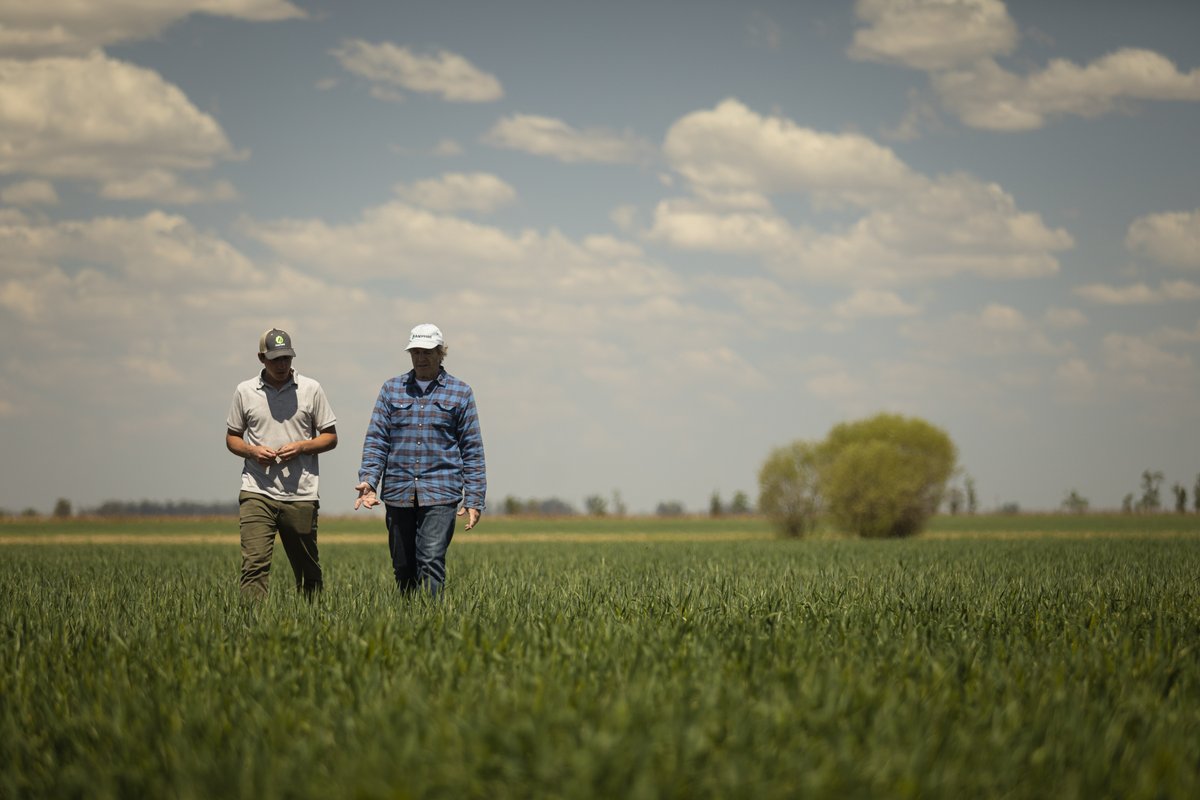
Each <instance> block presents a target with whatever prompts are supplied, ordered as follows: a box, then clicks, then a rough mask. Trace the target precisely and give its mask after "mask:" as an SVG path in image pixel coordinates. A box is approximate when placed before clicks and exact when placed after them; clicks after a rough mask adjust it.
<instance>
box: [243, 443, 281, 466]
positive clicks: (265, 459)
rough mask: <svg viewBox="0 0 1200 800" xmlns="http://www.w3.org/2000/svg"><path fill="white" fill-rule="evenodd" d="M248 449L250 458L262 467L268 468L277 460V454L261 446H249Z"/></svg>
mask: <svg viewBox="0 0 1200 800" xmlns="http://www.w3.org/2000/svg"><path fill="white" fill-rule="evenodd" d="M249 449H250V457H251V458H253V459H254V460H255V461H257V462H258V463H259V465H260V466H263V467H269V466H270V465H272V464H275V463H277V461H276V459H278V458H279V453H277V452H275V451H274V450H272V449H271V448H269V447H266V446H264V445H261V444H252V445H250V447H249Z"/></svg>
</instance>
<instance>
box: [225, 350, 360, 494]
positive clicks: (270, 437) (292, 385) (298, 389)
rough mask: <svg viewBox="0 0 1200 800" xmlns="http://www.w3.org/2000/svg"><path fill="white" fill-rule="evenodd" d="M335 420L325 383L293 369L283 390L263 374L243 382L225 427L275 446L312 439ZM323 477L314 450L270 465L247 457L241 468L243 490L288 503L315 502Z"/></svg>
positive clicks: (262, 443)
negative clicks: (320, 479) (320, 477)
mask: <svg viewBox="0 0 1200 800" xmlns="http://www.w3.org/2000/svg"><path fill="white" fill-rule="evenodd" d="M335 422H337V417H335V416H334V415H333V409H331V408H330V407H329V401H328V400H327V399H326V398H325V390H324V389H322V388H321V384H319V383H317V382H316V381H314V380H313V379H312V378H306V377H304V376H303V375H300V374H299V373H297V372H296V371H294V370H293V371H292V379H291V380H290V381H289V382H288V383H286V384H284V386H283V388H281V389H276V388H275V387H273V386H272V385H271V384H269V383H267V382H266V381H265V380H263V375H262V373H261V372H260V373H259V374H258V375H257V376H255V377H253V378H251V379H250V380H248V381H243V382H242V383H239V384H238V387H237V390H236V391H235V392H234V394H233V404H232V405H231V406H230V407H229V417H228V418H227V419H226V420H225V427H226V428H228V429H229V430H231V431H233V432H234V433H240V434H242V436H243V438H244V439H245V440H246V442H247V443H249V444H254V445H265V446H267V447H270V448H273V449H276V450H277V449H279V448H280V447H283V445H285V444H287V443H288V442H297V441H303V440H305V439H312V438H313V437H315V436H316V435H317V434H318V433H320V432H321V431H324V430H327V429H329V428H331V427H333V425H334V423H335ZM319 475H320V469H319V467H318V466H317V454H316V453H305V454H304V455H300V456H297V457H295V458H293V459H291V460H290V461H285V462H283V463H282V464H270V465H268V466H266V467H263V466H260V465H259V463H258V462H257V461H255V460H254V459H252V458H247V459H245V463H244V465H243V467H242V491H244V492H254V493H256V494H265V495H268V496H270V497H274V498H275V499H276V500H284V501H289V502H290V501H297V500H316V499H317V478H318V476H319Z"/></svg>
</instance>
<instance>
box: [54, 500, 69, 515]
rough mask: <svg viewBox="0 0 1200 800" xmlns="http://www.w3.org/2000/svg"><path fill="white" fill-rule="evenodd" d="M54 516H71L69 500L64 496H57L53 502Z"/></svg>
mask: <svg viewBox="0 0 1200 800" xmlns="http://www.w3.org/2000/svg"><path fill="white" fill-rule="evenodd" d="M54 516H56V517H58V518H59V519H62V518H65V517H69V516H71V501H70V500H68V499H67V498H65V497H60V498H58V502H56V503H55V504H54Z"/></svg>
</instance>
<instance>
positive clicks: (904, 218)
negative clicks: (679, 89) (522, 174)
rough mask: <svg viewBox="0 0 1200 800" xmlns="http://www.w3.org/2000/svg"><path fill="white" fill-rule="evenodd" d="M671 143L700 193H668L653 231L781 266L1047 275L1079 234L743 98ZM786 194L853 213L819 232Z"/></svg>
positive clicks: (896, 276)
mask: <svg viewBox="0 0 1200 800" xmlns="http://www.w3.org/2000/svg"><path fill="white" fill-rule="evenodd" d="M664 152H665V154H666V156H667V158H668V160H669V161H670V163H671V166H672V167H673V168H674V169H675V170H676V171H677V172H678V173H679V174H680V175H682V176H683V177H684V179H685V180H686V181H687V184H688V186H689V187H690V188H691V189H692V190H693V192H694V195H695V196H693V197H690V198H671V199H667V200H663V201H660V202H659V203H658V205H657V207H656V209H655V215H654V221H653V223H652V225H651V227H650V229H649V230H648V231H647V234H646V235H647V236H648V237H649V238H650V239H652V240H655V241H661V242H664V243H666V244H669V245H672V246H674V247H678V248H681V249H688V250H702V251H711V252H721V253H739V254H752V255H757V256H759V257H761V258H763V259H764V260H765V261H766V262H767V263H768V264H770V265H771V266H772V267H773V269H774V270H775V271H777V272H778V273H779V274H782V275H787V276H792V277H806V278H809V279H818V280H825V281H832V282H839V283H850V284H859V285H861V286H871V285H876V286H877V285H880V284H894V283H899V282H905V281H913V280H927V279H930V278H940V277H948V276H951V275H956V274H962V273H974V274H978V275H984V276H988V277H997V278H1005V277H1010V278H1011V277H1020V278H1027V277H1041V276H1046V275H1051V274H1054V273H1055V272H1056V271H1057V270H1058V261H1057V259H1056V257H1055V255H1054V254H1055V252H1057V251H1059V250H1065V249H1068V248H1070V247H1072V246H1073V245H1074V241H1073V239H1072V237H1071V236H1070V234H1069V233H1067V232H1066V231H1065V230H1062V229H1053V228H1049V227H1048V226H1047V225H1046V224H1045V223H1044V222H1043V221H1042V219H1041V217H1040V216H1039V215H1037V214H1034V213H1031V212H1027V211H1022V210H1021V209H1019V208H1018V207H1017V204H1016V201H1015V200H1014V198H1013V197H1012V196H1011V195H1009V194H1008V193H1007V192H1005V191H1004V189H1003V188H1002V187H1000V186H998V185H996V184H993V183H985V182H982V181H980V180H978V179H976V178H974V177H972V176H970V175H967V174H963V173H956V174H949V175H939V176H925V175H921V174H920V173H918V172H915V171H914V170H912V169H911V168H909V167H908V165H906V164H905V163H904V162H903V161H902V160H901V159H900V158H899V157H898V156H896V154H895V153H894V152H893V151H892V150H890V149H889V148H886V147H883V146H881V145H879V144H877V143H875V142H874V141H872V140H871V139H869V138H868V137H865V136H863V135H861V134H855V133H849V134H831V133H825V132H820V131H813V130H810V129H806V128H802V127H801V126H799V125H797V124H795V123H794V122H792V121H791V120H788V119H785V118H782V117H779V116H762V115H760V114H757V113H756V112H754V111H751V110H750V109H748V108H747V107H746V106H744V105H743V104H742V103H740V102H738V101H736V100H726V101H724V102H722V103H720V104H719V105H718V106H717V107H716V108H714V109H711V110H708V111H701V112H694V113H690V114H688V115H686V116H685V117H683V118H682V119H681V120H679V121H678V122H677V123H675V124H674V125H673V126H672V127H671V129H670V131H669V132H668V134H667V138H666V144H665V145H664ZM786 194H798V195H800V196H801V197H807V198H808V199H809V201H810V203H811V204H812V206H813V207H814V208H818V209H820V208H823V207H827V206H833V207H834V208H836V209H838V210H840V211H842V212H845V213H846V217H847V220H848V221H846V222H844V223H843V224H841V225H837V224H833V225H830V226H826V227H824V228H822V229H821V230H820V231H817V230H814V229H813V228H811V227H810V226H808V225H807V224H805V223H803V222H799V221H797V222H793V219H792V218H791V217H788V216H785V215H783V214H782V213H780V212H778V211H776V210H775V209H774V208H773V207H772V206H771V202H772V201H771V198H772V197H775V196H780V195H786ZM731 197H739V198H755V202H754V203H752V204H746V205H743V206H738V205H737V204H736V203H732V202H729V198H731ZM798 219H802V218H798Z"/></svg>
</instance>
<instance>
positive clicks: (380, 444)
mask: <svg viewBox="0 0 1200 800" xmlns="http://www.w3.org/2000/svg"><path fill="white" fill-rule="evenodd" d="M387 389H388V385H387V384H386V383H385V384H384V385H383V388H381V389H380V390H379V397H378V398H377V399H376V400H375V408H374V409H372V410H371V420H370V422H368V423H367V433H366V436H364V437H363V452H362V464H361V465H360V466H359V468H358V480H359V482H360V483H366V484H368V485H369V486H371V487H372V488H374V489H378V488H379V479H380V478H382V477H383V469H384V467H385V466H386V465H387V457H388V449H389V447H390V441H391V437H390V433H389V432H390V430H391V413H390V411H389V410H388V402H387V396H388V391H387Z"/></svg>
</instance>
